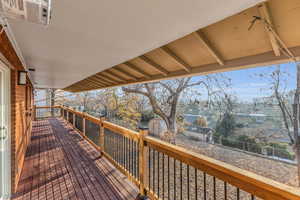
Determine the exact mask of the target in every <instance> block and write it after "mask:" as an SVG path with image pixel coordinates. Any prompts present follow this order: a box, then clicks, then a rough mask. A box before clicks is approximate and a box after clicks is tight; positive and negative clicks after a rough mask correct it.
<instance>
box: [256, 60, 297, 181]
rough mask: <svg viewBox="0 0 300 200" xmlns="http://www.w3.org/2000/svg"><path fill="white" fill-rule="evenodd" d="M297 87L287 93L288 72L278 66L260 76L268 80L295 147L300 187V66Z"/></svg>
mask: <svg viewBox="0 0 300 200" xmlns="http://www.w3.org/2000/svg"><path fill="white" fill-rule="evenodd" d="M296 70H297V73H296V87H295V90H294V91H287V83H286V80H287V78H286V76H289V74H287V73H286V72H283V71H282V70H281V68H280V66H278V67H277V68H276V70H275V71H273V72H272V73H271V74H270V75H265V74H260V77H263V78H267V79H268V80H269V83H270V88H269V89H270V90H271V91H272V96H271V100H272V98H273V99H275V101H276V102H277V105H278V107H279V108H280V111H281V115H282V120H283V123H284V127H285V129H286V132H287V135H288V137H289V139H290V142H291V144H292V145H293V148H294V152H295V154H296V158H297V162H298V164H297V165H298V183H299V186H300V135H299V118H300V108H299V102H300V64H299V63H298V64H297V66H296Z"/></svg>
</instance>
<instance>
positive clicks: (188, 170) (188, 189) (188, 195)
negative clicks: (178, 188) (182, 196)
mask: <svg viewBox="0 0 300 200" xmlns="http://www.w3.org/2000/svg"><path fill="white" fill-rule="evenodd" d="M186 170H187V172H186V174H187V199H188V200H190V166H189V165H187V167H186Z"/></svg>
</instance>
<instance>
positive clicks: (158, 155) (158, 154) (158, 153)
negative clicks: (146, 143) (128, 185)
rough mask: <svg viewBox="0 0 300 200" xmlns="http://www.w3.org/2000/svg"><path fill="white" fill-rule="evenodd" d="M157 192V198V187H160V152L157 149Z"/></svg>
mask: <svg viewBox="0 0 300 200" xmlns="http://www.w3.org/2000/svg"><path fill="white" fill-rule="evenodd" d="M157 157H158V158H157V194H158V199H159V189H160V187H159V179H160V177H159V171H160V170H159V159H160V152H159V151H158V152H157Z"/></svg>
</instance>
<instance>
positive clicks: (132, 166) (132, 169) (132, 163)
mask: <svg viewBox="0 0 300 200" xmlns="http://www.w3.org/2000/svg"><path fill="white" fill-rule="evenodd" d="M130 141H131V148H130V151H131V175H132V176H134V162H133V159H134V158H133V141H132V140H130Z"/></svg>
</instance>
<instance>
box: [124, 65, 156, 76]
mask: <svg viewBox="0 0 300 200" xmlns="http://www.w3.org/2000/svg"><path fill="white" fill-rule="evenodd" d="M123 65H126V66H127V67H129V68H130V69H131V70H133V71H135V72H137V73H139V74H141V75H143V76H145V77H146V78H148V79H150V78H151V75H150V74H148V73H147V72H145V71H144V70H142V69H140V68H139V67H137V66H136V65H134V64H132V63H130V62H125V63H123Z"/></svg>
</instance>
